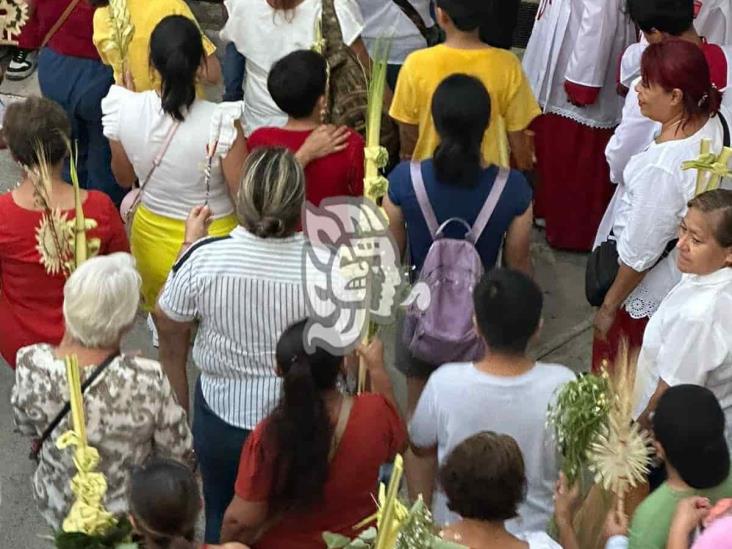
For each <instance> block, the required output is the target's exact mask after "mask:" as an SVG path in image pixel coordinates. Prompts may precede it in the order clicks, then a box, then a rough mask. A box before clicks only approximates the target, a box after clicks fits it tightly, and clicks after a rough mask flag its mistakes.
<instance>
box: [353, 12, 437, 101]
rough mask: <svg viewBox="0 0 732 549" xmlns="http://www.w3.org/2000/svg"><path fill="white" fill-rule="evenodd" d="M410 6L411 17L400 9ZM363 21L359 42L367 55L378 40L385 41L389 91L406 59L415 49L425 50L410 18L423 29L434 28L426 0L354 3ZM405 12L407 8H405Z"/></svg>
mask: <svg viewBox="0 0 732 549" xmlns="http://www.w3.org/2000/svg"><path fill="white" fill-rule="evenodd" d="M400 4H403V5H405V6H410V5H411V6H412V8H413V9H412V15H411V16H410V15H408V14H407V12H406V11H405V10H404V9H402V8H401V7H400ZM358 5H359V7H360V8H361V13H362V14H363V19H364V28H363V41H364V42H365V43H366V48H367V49H368V51H369V54H370V55H371V56H374V55H375V53H376V44H377V41H378V40H379V38H388V39H389V40H390V43H389V57H388V59H387V61H388V63H389V64H388V66H387V69H386V81H387V83H388V84H389V87H390V88H391V89H392V90H393V89H394V88H395V87H396V80H397V75H398V74H399V69H401V67H402V65H403V64H404V60H405V59H406V58H407V56H408V55H409V54H410V53H412V52H413V51H415V50H420V49H422V48H426V47H427V45H428V44H427V40H426V39H425V37H424V36H423V34H422V32H421V31H420V29H419V28H418V27H417V24H416V23H415V22H414V21H413V20H412V19H411V17H414V16H415V15H414V14H417V15H418V16H419V17H420V18H421V19H422V23H424V27H425V29H428V28H430V27H433V26H434V25H435V22H434V20H433V19H432V15H431V14H430V0H403V1H401V2H398V1H395V0H358ZM407 9H409V8H408V7H407Z"/></svg>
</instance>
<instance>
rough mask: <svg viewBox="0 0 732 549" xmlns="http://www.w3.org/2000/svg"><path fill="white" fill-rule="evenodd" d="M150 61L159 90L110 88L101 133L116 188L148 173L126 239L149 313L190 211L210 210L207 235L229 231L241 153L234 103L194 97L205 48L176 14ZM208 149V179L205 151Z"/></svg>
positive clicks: (158, 32) (155, 42)
mask: <svg viewBox="0 0 732 549" xmlns="http://www.w3.org/2000/svg"><path fill="white" fill-rule="evenodd" d="M150 61H151V65H152V67H151V69H152V70H155V71H156V72H157V73H158V75H159V81H160V82H161V89H160V90H159V91H146V92H141V93H135V92H132V91H129V90H127V89H125V88H122V87H119V86H112V88H111V89H110V92H109V95H108V96H107V97H106V98H105V99H104V101H103V102H102V112H103V115H104V117H103V119H102V124H103V126H104V135H106V136H107V138H108V139H109V140H110V144H111V146H112V170H113V171H114V174H115V177H116V178H117V181H118V182H119V184H120V185H122V186H125V187H131V186H132V185H133V184H134V182H135V181H136V180H137V181H140V182H141V184H142V183H143V182H144V181H145V179H146V178H147V177H148V175H149V174H150V173H151V171H152V175H151V176H150V177H149V181H147V183H146V184H144V188H143V189H142V190H141V193H142V199H141V203H140V206H139V207H138V209H137V212H136V213H135V216H134V222H133V223H132V234H131V237H130V244H131V248H132V254H133V255H134V256H135V258H136V259H137V265H138V269H139V271H140V274H141V275H142V293H143V298H144V302H143V307H144V308H145V309H146V310H148V311H150V310H151V309H152V308H153V307H154V306H155V299H156V298H157V295H158V292H159V291H160V288H161V287H162V286H163V283H164V282H165V279H166V277H167V276H168V272H169V271H170V268H171V266H172V265H173V261H174V260H175V257H176V255H177V254H178V251H179V249H180V246H181V244H182V243H183V240H184V231H185V220H186V217H187V216H188V212H189V211H190V210H191V209H192V208H193V207H194V206H197V205H201V204H206V205H207V206H208V208H209V209H210V210H211V213H212V217H213V222H212V223H211V227H210V234H212V235H214V236H223V235H227V234H228V233H229V232H231V230H232V229H233V228H234V227H236V224H237V222H236V217H235V215H234V206H233V204H232V201H231V198H230V196H232V195H234V194H235V193H236V188H237V179H238V175H239V172H240V170H241V166H242V164H243V162H244V157H245V155H246V144H245V140H244V136H243V134H242V130H241V127H240V126H239V122H238V120H239V118H240V117H241V103H227V104H222V105H216V104H214V103H211V102H209V101H204V100H202V99H197V98H196V82H197V80H198V73H199V69H200V67H201V66H202V65H203V63H204V62H205V51H204V48H203V43H202V40H201V32H200V30H199V29H198V27H197V26H196V24H195V23H193V22H192V21H191V20H190V19H188V18H186V17H183V16H180V15H172V16H168V17H166V18H165V19H163V20H162V21H161V22H160V23H159V24H158V25H157V27H155V30H154V31H153V33H152V36H151V38H150ZM171 136H172V137H171ZM169 138H170V142H169V146H168V147H167V149H166V148H165V147H166V141H168V139H169ZM209 143H211V144H212V145H213V147H211V146H210V145H209ZM214 148H215V151H213V152H214V156H213V158H212V159H211V167H210V169H211V173H210V179H208V181H207V179H206V177H205V171H206V167H207V149H209V150H210V149H214ZM162 152H164V154H163V155H162V159H161V161H160V164H159V165H158V166H157V167H156V168H154V161H155V159H156V157H160V155H161V153H162Z"/></svg>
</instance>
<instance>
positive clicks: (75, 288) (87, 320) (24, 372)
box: [11, 253, 193, 530]
mask: <svg viewBox="0 0 732 549" xmlns="http://www.w3.org/2000/svg"><path fill="white" fill-rule="evenodd" d="M139 301H140V275H139V274H138V273H137V271H136V270H135V265H134V260H133V259H132V256H130V255H129V254H126V253H115V254H112V255H108V256H99V257H94V258H91V259H89V260H88V261H86V262H84V263H83V264H82V265H81V266H80V267H79V268H78V269H76V271H74V273H73V274H72V275H71V277H69V279H68V281H67V282H66V286H65V287H64V321H65V324H66V334H65V335H64V339H63V340H62V341H61V344H60V345H59V346H58V347H53V346H51V345H47V344H45V343H41V344H38V345H32V346H30V347H25V348H23V349H20V351H18V365H17V369H16V371H15V385H14V386H13V391H12V397H11V403H12V406H13V415H14V417H15V424H16V426H17V427H18V429H19V430H20V431H21V432H22V433H23V434H25V435H28V436H32V437H34V438H35V439H36V440H38V439H40V438H41V436H42V433H44V431H46V429H48V428H49V426H50V425H51V424H52V422H53V421H54V419H55V418H56V417H57V416H58V415H59V412H60V411H61V410H62V408H63V407H64V405H65V404H66V403H67V402H68V400H69V388H68V383H67V380H66V368H65V366H64V357H66V356H68V355H76V357H77V358H78V360H79V365H80V367H81V380H82V382H84V381H85V380H87V379H89V378H90V376H91V375H92V372H95V371H96V370H97V369H98V368H99V366H100V365H102V364H106V367H105V368H104V369H103V370H101V373H99V375H98V376H97V377H96V378H95V379H94V381H93V382H92V383H91V385H90V386H89V387H88V388H87V390H86V391H85V392H84V410H85V413H86V430H87V436H88V438H89V444H91V445H92V446H93V447H94V448H96V449H97V450H98V451H99V457H100V461H99V472H100V473H102V474H104V476H105V478H106V479H107V486H108V489H107V495H106V497H105V501H104V503H105V507H106V508H107V509H108V510H109V511H110V512H112V513H124V512H125V511H127V484H128V481H129V473H130V469H131V468H132V467H134V466H136V465H142V464H143V463H145V461H146V460H147V459H148V457H150V456H151V455H152V454H157V455H160V456H162V457H171V458H174V459H177V460H188V461H191V460H192V457H193V453H192V446H193V441H192V437H191V431H190V429H189V428H188V421H187V418H186V413H185V412H184V411H183V408H182V407H181V406H179V405H178V402H177V401H176V399H175V395H174V393H173V390H172V388H171V386H170V383H169V382H168V378H167V377H166V375H165V374H164V373H163V370H162V368H161V366H160V364H159V363H158V362H156V361H154V360H148V359H144V358H138V357H135V356H131V355H127V354H124V353H122V352H121V351H120V341H121V339H122V336H123V335H124V334H125V333H126V332H127V331H128V330H129V328H130V327H131V326H132V324H133V322H134V321H135V315H136V313H137V307H138V304H139ZM70 429H71V414H70V413H67V414H66V415H65V416H64V417H63V418H62V419H61V420H60V422H59V424H58V426H57V427H56V428H54V429H53V430H52V431H51V432H50V434H49V436H48V438H47V440H45V441H43V443H42V445H41V447H40V452H39V453H38V467H37V468H36V471H35V474H34V475H33V495H34V498H35V500H36V504H37V505H38V507H39V509H40V511H41V514H42V515H43V517H44V518H45V519H46V521H47V522H48V524H49V525H50V526H51V528H53V529H54V530H55V529H58V528H60V526H61V523H62V521H63V520H64V518H66V515H67V514H68V512H69V509H70V507H71V504H72V502H73V500H74V495H73V493H72V491H71V484H70V481H71V479H72V477H73V476H74V475H75V474H76V468H75V467H74V462H73V454H74V452H73V449H72V448H66V449H60V448H58V447H57V446H56V441H57V440H58V438H59V437H60V436H61V435H62V434H63V433H65V432H67V431H69V430H70Z"/></svg>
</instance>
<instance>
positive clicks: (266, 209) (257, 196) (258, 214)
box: [236, 148, 305, 238]
mask: <svg viewBox="0 0 732 549" xmlns="http://www.w3.org/2000/svg"><path fill="white" fill-rule="evenodd" d="M243 173H244V175H243V178H242V181H241V185H240V186H239V193H238V194H237V198H236V213H237V216H238V218H239V223H241V224H242V226H244V228H246V229H247V230H248V231H250V232H252V233H254V234H255V235H257V236H259V237H261V238H282V237H285V236H289V235H290V234H292V233H293V232H294V231H295V228H296V227H297V224H298V223H299V222H300V210H301V209H302V204H303V200H304V199H305V172H304V171H303V169H302V166H301V165H300V163H299V162H298V161H297V160H296V159H295V157H294V155H293V154H292V153H291V152H290V151H288V150H286V149H278V148H275V149H272V148H261V149H257V150H255V151H254V152H252V153H251V154H249V156H248V157H247V159H246V161H245V163H244V170H243Z"/></svg>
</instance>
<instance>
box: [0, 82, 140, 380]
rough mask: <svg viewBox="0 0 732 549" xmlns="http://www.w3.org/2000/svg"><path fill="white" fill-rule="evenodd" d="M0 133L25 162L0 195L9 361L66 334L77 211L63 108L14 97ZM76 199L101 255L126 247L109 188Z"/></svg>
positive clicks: (1, 337)
mask: <svg viewBox="0 0 732 549" xmlns="http://www.w3.org/2000/svg"><path fill="white" fill-rule="evenodd" d="M3 136H4V138H5V141H6V142H7V145H8V148H9V149H10V153H11V154H12V156H13V159H14V160H15V161H16V162H18V163H19V164H20V165H21V166H22V167H23V169H24V173H23V176H22V180H21V182H20V184H19V185H18V187H17V188H16V189H15V190H13V191H12V192H9V193H7V194H5V195H3V196H0V327H2V329H0V355H2V357H3V358H4V359H5V360H6V361H7V362H8V364H10V366H11V367H12V368H14V367H15V354H16V352H17V351H18V349H20V348H21V347H25V346H26V345H31V344H34V343H41V342H43V343H50V344H52V345H57V344H58V343H59V342H60V341H61V338H62V336H63V334H64V323H63V317H62V313H61V307H62V305H63V288H64V283H65V282H66V276H67V275H68V273H69V270H68V267H67V265H66V263H67V262H68V261H70V260H71V259H73V246H72V244H71V240H70V239H71V238H73V234H74V233H73V220H74V219H75V218H76V215H75V210H74V204H75V202H74V189H73V187H72V186H71V185H69V184H67V183H66V182H64V181H63V180H62V179H61V170H62V168H63V163H64V159H65V158H66V155H67V154H68V143H69V140H70V136H71V124H70V123H69V120H68V118H67V117H66V114H65V113H64V111H63V109H61V107H59V106H58V105H57V104H56V103H54V102H52V101H50V100H48V99H44V98H39V97H32V98H29V99H27V100H25V101H22V102H18V103H13V104H12V105H10V106H9V107H8V108H7V111H6V113H5V121H4V126H3ZM39 151H42V155H43V157H44V158H43V159H39V154H38V152H39ZM41 160H45V162H43V161H41ZM44 164H45V165H46V166H47V167H48V174H47V177H43V178H40V179H45V180H46V181H47V183H48V185H47V187H46V190H45V192H39V190H38V189H39V188H42V187H43V185H42V184H41V185H40V186H39V184H38V182H39V181H40V179H39V177H38V174H39V173H40V167H41V166H42V165H44ZM34 181H35V183H34ZM81 200H82V202H83V210H84V216H85V217H86V221H87V227H88V228H89V230H87V239H88V242H89V245H90V247H91V248H92V249H96V248H98V253H99V254H109V253H113V252H121V251H124V252H128V251H129V244H128V242H127V235H126V234H125V230H124V226H123V225H122V220H121V219H120V217H119V213H118V212H117V209H116V208H115V206H114V204H113V203H112V201H111V200H110V199H109V198H108V197H107V195H105V194H104V193H101V192H98V191H84V190H82V191H81Z"/></svg>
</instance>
